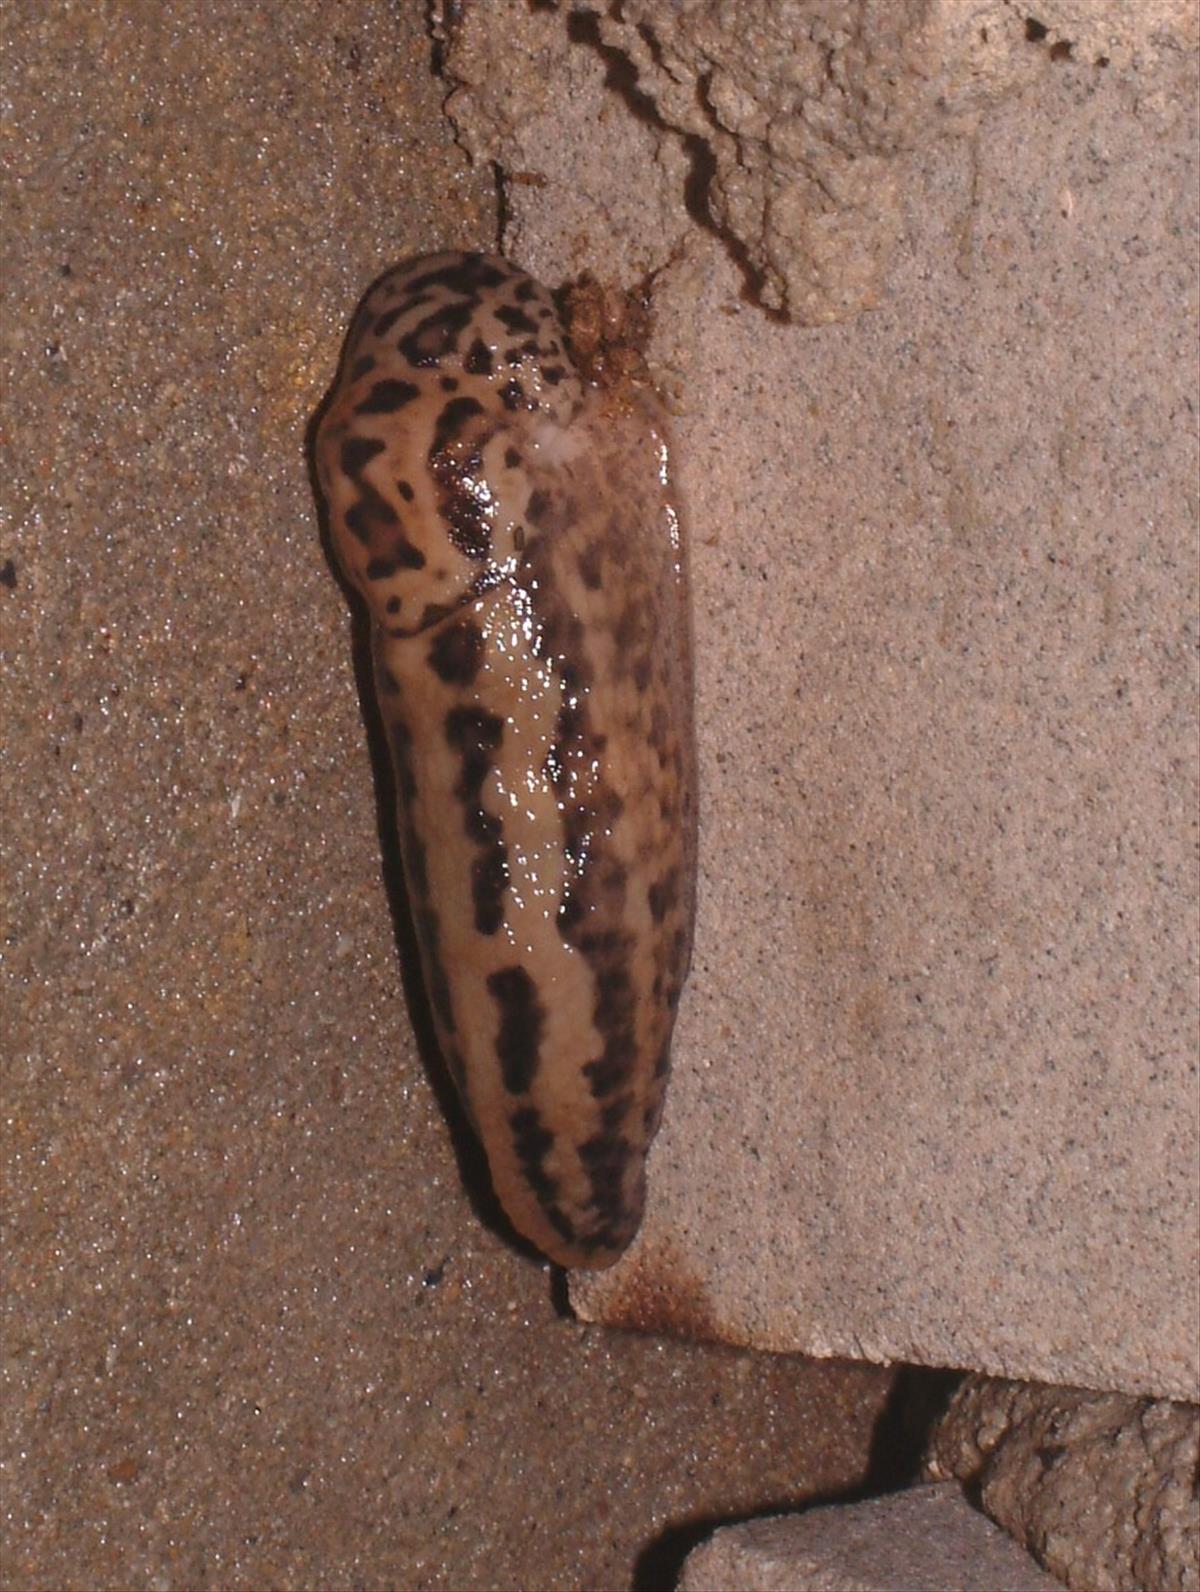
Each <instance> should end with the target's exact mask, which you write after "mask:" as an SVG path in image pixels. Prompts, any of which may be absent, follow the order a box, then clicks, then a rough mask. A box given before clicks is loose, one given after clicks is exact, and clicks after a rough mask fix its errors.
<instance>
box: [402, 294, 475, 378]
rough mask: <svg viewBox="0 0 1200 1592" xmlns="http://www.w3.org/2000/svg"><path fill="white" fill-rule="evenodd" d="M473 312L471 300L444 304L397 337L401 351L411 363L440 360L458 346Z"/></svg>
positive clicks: (418, 364)
mask: <svg viewBox="0 0 1200 1592" xmlns="http://www.w3.org/2000/svg"><path fill="white" fill-rule="evenodd" d="M474 314H475V306H474V305H473V304H445V305H443V306H442V308H441V309H436V310H434V311H433V313H432V314H431V315H427V316H426V317H425V319H424V320H423V321H420V322H418V324H417V325H416V326H415V327H414V329H413V330H412V331H411V332H408V333H406V334H405V336H403V337H402V338H401V339H400V342H399V344H398V347H399V349H400V352H401V353H402V354H403V355H404V357H405V359H407V360H408V361H409V363H410V364H412V365H417V366H421V367H426V368H427V367H428V366H430V365H437V364H439V363H440V362H441V360H442V359H443V358H444V357H445V356H446V355H447V354H450V353H453V351H454V350H455V349H456V348H457V347H458V340H459V338H460V337H461V335H462V333H463V331H464V330H465V329H466V327H468V326H469V325H470V324H471V318H472V316H473V315H474Z"/></svg>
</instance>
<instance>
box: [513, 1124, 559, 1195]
mask: <svg viewBox="0 0 1200 1592" xmlns="http://www.w3.org/2000/svg"><path fill="white" fill-rule="evenodd" d="M508 1125H509V1127H510V1129H511V1130H512V1136H513V1149H514V1150H515V1151H516V1152H517V1160H518V1161H520V1163H521V1170H522V1172H523V1173H524V1174H525V1181H526V1182H527V1183H528V1184H529V1186H530V1188H531V1189H532V1190H533V1192H534V1193H535V1194H536V1195H537V1198H538V1202H539V1204H541V1205H542V1206H543V1207H545V1206H548V1205H551V1204H553V1202H554V1200H555V1199H556V1198H557V1197H558V1183H557V1181H556V1180H555V1179H554V1178H553V1177H551V1176H550V1174H549V1173H548V1172H547V1171H546V1170H545V1168H544V1167H543V1165H542V1163H543V1161H545V1159H546V1156H547V1155H548V1154H549V1153H550V1151H551V1150H552V1149H553V1148H554V1135H553V1134H552V1133H551V1132H550V1131H549V1129H548V1128H546V1127H544V1126H543V1124H542V1117H541V1113H540V1112H539V1111H538V1109H537V1107H536V1106H522V1107H521V1108H520V1110H519V1111H514V1112H513V1114H512V1116H511V1117H509V1119H508Z"/></svg>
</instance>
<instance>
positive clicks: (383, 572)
mask: <svg viewBox="0 0 1200 1592" xmlns="http://www.w3.org/2000/svg"><path fill="white" fill-rule="evenodd" d="M424 567H425V554H424V553H423V552H422V551H421V549H420V548H419V547H414V546H413V544H412V543H411V542H410V541H409V540H408V538H407V537H406V536H397V537H396V538H395V539H394V540H393V542H392V549H391V555H390V557H388V558H373V559H372V560H371V561H370V563H369V564H368V565H367V579H368V580H387V578H388V576H389V575H394V574H395V573H396V571H397V570H400V569H424Z"/></svg>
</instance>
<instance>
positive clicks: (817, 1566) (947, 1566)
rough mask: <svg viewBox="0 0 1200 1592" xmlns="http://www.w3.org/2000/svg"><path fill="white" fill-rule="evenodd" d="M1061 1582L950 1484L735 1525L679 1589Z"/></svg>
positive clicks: (791, 1591) (1013, 1586) (971, 1587)
mask: <svg viewBox="0 0 1200 1592" xmlns="http://www.w3.org/2000/svg"><path fill="white" fill-rule="evenodd" d="M1058 1585H1059V1583H1058V1582H1057V1581H1056V1580H1054V1578H1053V1577H1052V1576H1049V1575H1047V1574H1046V1573H1045V1571H1044V1570H1039V1569H1038V1567H1037V1565H1036V1564H1034V1562H1033V1560H1032V1559H1030V1558H1029V1556H1028V1555H1027V1554H1026V1553H1024V1552H1023V1551H1022V1549H1020V1548H1018V1547H1017V1545H1016V1543H1014V1542H1012V1541H1011V1540H1010V1539H1009V1538H1008V1537H1006V1536H1005V1535H1004V1533H1003V1532H1002V1531H997V1529H996V1528H995V1527H994V1526H992V1525H989V1523H988V1522H987V1521H986V1520H984V1519H983V1518H982V1517H981V1516H980V1515H978V1514H977V1513H976V1512H975V1510H974V1509H972V1508H971V1506H970V1504H969V1503H968V1502H967V1501H966V1499H965V1498H964V1497H963V1495H962V1492H961V1490H960V1489H959V1488H958V1487H953V1486H952V1487H915V1488H913V1489H912V1490H911V1491H909V1492H900V1493H893V1494H891V1495H890V1496H889V1497H887V1498H877V1499H873V1500H871V1501H870V1502H868V1503H862V1504H851V1505H844V1506H843V1507H841V1508H838V1509H810V1510H809V1511H807V1513H805V1514H798V1515H777V1516H775V1517H774V1518H773V1519H768V1520H752V1521H750V1522H748V1523H747V1524H746V1525H744V1526H728V1527H726V1528H725V1529H724V1530H723V1531H718V1532H716V1533H715V1534H714V1535H713V1537H712V1538H711V1539H710V1540H709V1541H708V1542H706V1543H705V1544H704V1545H703V1547H700V1548H697V1549H696V1550H695V1551H694V1552H693V1553H692V1554H691V1555H689V1557H688V1560H687V1563H686V1564H685V1566H684V1569H683V1574H682V1575H681V1577H680V1579H679V1592H730V1588H733V1587H736V1588H737V1592H899V1589H903V1592H981V1589H987V1588H996V1589H1000V1588H1003V1592H1054V1588H1055V1587H1057V1586H1058Z"/></svg>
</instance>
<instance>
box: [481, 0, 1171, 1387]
mask: <svg viewBox="0 0 1200 1592" xmlns="http://www.w3.org/2000/svg"><path fill="white" fill-rule="evenodd" d="M489 23H490V24H491V25H493V26H495V27H497V28H499V29H501V30H503V36H504V48H503V50H501V49H500V48H499V46H498V45H497V44H495V43H494V44H493V48H492V50H491V55H490V59H493V60H502V61H503V63H504V70H502V71H501V70H495V71H493V72H492V73H491V74H490V76H489V77H488V78H487V79H486V81H483V80H482V79H481V80H480V81H479V82H476V83H472V82H471V81H470V80H469V79H470V76H471V74H470V73H469V72H468V70H467V69H466V68H463V69H462V71H461V72H460V73H459V76H460V78H461V80H462V86H460V88H459V89H458V91H457V96H456V97H455V98H453V99H452V101H451V112H452V114H454V115H455V117H456V119H457V121H458V123H459V125H460V127H462V128H463V129H464V136H470V135H471V129H472V127H473V126H476V125H484V126H486V128H487V129H488V141H487V142H486V144H485V147H486V149H487V151H488V153H489V154H490V155H493V156H496V155H498V156H499V158H501V160H502V161H503V162H504V164H505V166H506V168H507V169H508V170H509V172H510V173H512V174H514V175H512V176H510V180H509V183H508V187H507V194H508V203H509V209H510V224H509V230H508V239H509V244H510V247H511V249H512V251H513V252H516V253H519V254H520V256H521V257H522V258H523V260H524V261H525V263H527V264H529V265H531V266H533V268H534V269H535V270H537V271H538V273H539V274H541V275H543V276H545V277H548V278H549V279H550V280H554V279H556V278H558V277H561V276H564V275H569V274H570V273H571V272H573V271H575V270H578V269H581V268H583V267H591V268H592V269H597V268H600V269H603V270H604V271H606V272H610V273H611V274H613V275H614V276H616V277H618V279H620V280H622V281H624V282H626V283H627V284H628V283H632V282H636V281H637V280H638V279H639V278H640V277H642V276H643V275H645V274H646V273H651V272H654V273H657V274H656V275H655V276H654V282H653V288H654V299H655V307H656V312H657V316H658V337H657V342H656V345H655V348H654V350H653V352H654V356H655V360H656V365H657V369H658V371H659V372H660V374H661V377H662V380H663V382H664V385H665V386H666V388H667V390H668V392H669V394H670V396H671V397H672V400H673V402H674V403H675V406H676V408H677V410H678V419H677V432H678V441H679V457H680V460H681V467H682V477H683V486H684V489H685V492H687V494H688V495H689V497H690V500H691V509H692V515H691V519H692V529H693V543H692V545H693V577H694V588H695V593H696V629H697V636H698V675H699V679H698V722H699V726H700V739H701V761H702V766H701V791H702V804H701V805H702V842H701V844H702V861H701V874H702V878H701V907H700V921H699V931H698V941H697V951H696V959H695V964H694V967H693V973H692V979H691V984H690V988H689V993H688V994H687V995H686V996H685V1001H684V1009H683V1012H682V1015H681V1022H680V1027H679V1029H678V1031H677V1043H676V1076H675V1079H674V1081H673V1084H672V1090H671V1092H670V1094H669V1096H668V1105H667V1116H666V1124H665V1128H664V1131H663V1134H662V1136H661V1138H660V1140H659V1144H658V1147H657V1149H656V1152H655V1154H654V1157H653V1158H652V1165H651V1178H652V1198H651V1209H650V1212H649V1217H648V1220H647V1222H646V1224H645V1227H644V1229H643V1237H642V1240H641V1243H640V1245H639V1247H637V1248H636V1249H635V1250H634V1251H633V1252H632V1253H631V1255H630V1256H629V1257H628V1259H627V1260H626V1262H625V1263H624V1264H623V1265H622V1266H621V1267H619V1268H618V1269H617V1270H616V1271H615V1272H613V1273H610V1274H607V1275H606V1276H605V1277H603V1278H601V1279H597V1280H588V1281H583V1282H580V1283H577V1284H576V1285H575V1287H574V1289H573V1293H572V1298H573V1300H574V1302H575V1303H576V1305H577V1307H578V1308H579V1309H580V1310H581V1311H582V1312H583V1313H584V1314H586V1315H589V1316H593V1317H598V1318H604V1319H607V1320H610V1321H624V1322H630V1323H636V1324H641V1325H643V1326H656V1325H657V1326H668V1325H669V1326H673V1327H675V1328H678V1329H681V1330H688V1331H694V1332H700V1333H703V1332H709V1333H712V1334H714V1335H717V1336H720V1337H723V1338H725V1339H728V1340H732V1341H735V1342H748V1343H757V1344H762V1345H768V1346H775V1347H785V1346H786V1347H803V1348H805V1349H806V1350H808V1351H810V1352H815V1353H821V1354H838V1353H841V1354H849V1355H855V1356H866V1357H869V1358H878V1359H891V1358H895V1359H902V1360H913V1361H920V1362H931V1363H935V1364H950V1365H970V1366H976V1367H979V1368H981V1369H984V1370H989V1371H993V1372H998V1373H1003V1374H1009V1375H1018V1376H1021V1377H1025V1378H1037V1379H1044V1380H1047V1381H1053V1382H1061V1383H1074V1384H1082V1385H1085V1386H1095V1387H1118V1388H1123V1389H1126V1390H1128V1391H1132V1392H1152V1393H1159V1394H1164V1395H1169V1396H1175V1397H1195V1396H1196V1391H1197V1388H1198V1387H1200V1366H1198V1362H1197V1344H1198V1343H1200V1319H1198V1317H1197V1298H1196V1294H1195V1291H1194V1290H1192V1289H1187V1288H1181V1287H1180V1286H1179V1279H1180V1278H1181V1277H1185V1276H1190V1275H1193V1274H1194V1271H1195V1266H1196V1237H1195V1235H1196V1224H1197V1208H1198V1200H1200V1190H1198V1176H1200V1174H1198V1168H1200V1156H1198V1154H1197V1119H1196V1112H1195V1100H1196V1087H1197V1084H1196V1054H1195V1034H1196V1023H1197V1013H1196V990H1197V980H1196V943H1195V939H1196V936H1195V924H1196V905H1195V903H1196V894H1197V874H1196V861H1195V852H1194V849H1193V848H1194V841H1195V834H1196V812H1197V791H1196V772H1197V756H1196V735H1195V723H1194V714H1193V696H1192V692H1193V686H1194V679H1195V674H1194V670H1195V650H1194V649H1195V643H1196V635H1195V614H1196V559H1195V517H1196V511H1197V498H1196V479H1197V447H1196V427H1195V400H1196V394H1195V377H1194V350H1195V338H1196V319H1197V281H1196V265H1195V262H1196V251H1197V232H1198V225H1197V182H1196V170H1195V158H1194V150H1195V145H1196V76H1195V62H1194V57H1193V56H1191V55H1189V54H1186V53H1184V52H1183V51H1182V50H1181V49H1180V48H1179V47H1178V46H1179V41H1178V40H1177V39H1176V40H1172V39H1170V38H1169V37H1165V42H1163V41H1160V42H1163V47H1162V48H1161V49H1160V50H1159V51H1158V53H1157V56H1156V57H1152V56H1151V55H1147V56H1146V57H1145V58H1144V59H1143V58H1140V57H1139V58H1138V59H1136V60H1135V59H1133V57H1132V56H1130V57H1128V58H1127V59H1126V61H1125V63H1124V64H1122V63H1121V62H1119V61H1117V60H1115V59H1114V60H1110V61H1109V62H1108V64H1107V65H1102V64H1098V63H1097V61H1096V60H1095V59H1094V58H1092V57H1091V56H1089V57H1088V58H1087V59H1086V60H1076V59H1075V58H1074V57H1073V56H1064V55H1062V54H1061V52H1060V54H1059V55H1058V56H1055V57H1053V58H1051V57H1050V56H1049V55H1047V56H1046V59H1045V61H1044V62H1043V66H1042V68H1041V69H1039V71H1038V73H1037V76H1036V80H1035V81H1034V82H1032V83H1031V84H1030V85H1029V86H1028V87H1027V88H1025V89H1024V90H1022V91H1021V92H1019V93H1010V95H1009V97H1007V98H1002V99H1000V100H999V101H998V102H997V103H995V104H994V105H993V106H992V107H991V108H990V109H989V110H988V112H987V115H986V117H985V119H984V120H982V121H981V122H980V124H979V127H978V130H977V131H976V133H975V134H974V135H973V136H971V137H960V138H953V139H951V138H943V139H941V140H940V141H938V142H936V143H934V144H931V145H924V146H922V147H921V148H918V149H915V150H913V151H911V152H910V153H909V154H908V156H907V157H906V159H907V167H906V173H905V181H904V194H905V196H906V197H905V199H904V203H903V207H902V208H903V214H904V223H905V226H904V243H903V247H902V248H900V249H899V250H898V251H897V252H896V254H895V256H894V258H893V261H892V264H891V268H890V271H889V273H888V275H887V289H886V292H885V293H883V294H882V295H881V297H880V302H879V308H878V309H877V310H876V311H874V312H873V313H871V314H866V315H863V316H861V317H859V319H857V320H856V321H854V322H853V323H850V324H846V325H841V326H825V327H818V328H813V329H807V328H803V327H798V326H790V327H789V326H784V325H780V324H776V323H773V322H772V321H770V320H769V319H768V318H767V317H766V316H765V315H764V314H763V313H762V312H761V311H760V310H759V309H757V308H755V307H754V306H753V305H752V304H748V303H747V300H746V297H745V291H746V288H747V277H746V274H745V273H744V272H743V271H741V270H739V268H738V267H737V265H736V264H735V263H734V262H733V261H732V260H731V258H730V250H729V247H728V246H727V245H728V240H726V239H721V238H718V237H714V235H713V217H712V214H711V211H710V209H709V208H708V206H707V193H706V191H705V189H704V182H703V174H704V167H705V161H704V158H703V151H697V150H696V148H695V147H694V146H691V145H681V144H680V143H679V141H678V140H677V139H676V137H675V135H674V134H673V133H671V132H670V131H668V130H666V129H664V128H663V126H662V125H661V122H660V120H659V119H658V118H657V116H656V113H655V112H654V110H653V107H648V106H647V104H646V102H645V100H644V98H642V99H639V93H640V84H639V83H638V82H637V81H634V80H632V72H631V68H630V66H629V62H628V59H627V58H626V57H623V56H621V55H620V54H619V53H617V52H615V51H613V50H612V49H611V48H610V47H609V46H606V45H605V44H604V42H603V40H601V39H600V38H599V36H598V34H597V32H596V29H595V27H594V26H591V25H589V24H588V22H587V19H586V18H585V19H583V20H582V21H580V20H579V19H576V20H574V21H568V20H567V19H566V18H565V17H564V16H563V15H562V14H561V13H554V12H549V11H544V10H538V11H536V12H527V11H526V10H525V8H524V7H521V6H513V7H511V8H506V7H498V8H488V9H487V11H486V14H485V13H484V10H483V8H480V10H478V11H475V12H472V13H470V15H469V20H468V25H467V27H466V30H465V32H464V34H463V35H462V41H461V58H462V59H464V60H467V61H469V60H471V59H475V60H482V59H487V58H489V56H488V52H487V50H486V48H485V46H484V43H483V42H482V41H481V39H480V38H479V36H478V35H477V34H475V33H473V32H472V29H474V28H477V27H483V26H485V25H487V24H489ZM1033 47H1034V45H1033V42H1032V41H1030V43H1029V48H1031V49H1032V48H1033ZM472 52H473V54H472ZM459 59H460V55H459V54H458V53H455V54H454V55H453V56H452V63H451V64H452V66H453V65H454V64H455V63H456V62H457V61H458V60H459ZM559 82H561V83H562V84H563V85H564V91H563V94H562V96H561V97H559V96H556V95H555V93H554V92H553V89H552V87H551V85H556V84H557V83H559ZM476 101H478V102H479V103H478V104H477V103H476ZM564 105H565V106H567V107H569V111H568V110H564V108H563V107H564ZM480 107H482V108H480ZM489 118H490V120H489ZM497 140H498V141H497ZM635 172H637V173H640V174H641V178H640V180H639V181H637V182H635V181H634V180H633V179H632V176H631V174H632V173H635ZM518 173H519V174H520V181H517V180H516V175H515V174H518ZM698 220H699V221H700V222H701V223H706V224H705V225H699V226H698V225H697V221H698ZM733 252H734V254H735V255H736V253H737V250H736V249H734V250H733Z"/></svg>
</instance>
